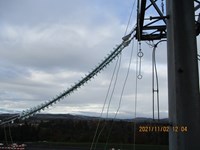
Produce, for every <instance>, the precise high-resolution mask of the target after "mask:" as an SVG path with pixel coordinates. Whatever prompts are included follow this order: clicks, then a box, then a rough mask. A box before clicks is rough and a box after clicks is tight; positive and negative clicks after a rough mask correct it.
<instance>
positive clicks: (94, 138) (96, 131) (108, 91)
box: [90, 55, 121, 150]
mask: <svg viewBox="0 0 200 150" xmlns="http://www.w3.org/2000/svg"><path fill="white" fill-rule="evenodd" d="M120 56H121V55H120ZM118 62H119V57H118V58H117V61H116V64H115V67H114V70H113V73H112V77H111V80H110V83H109V87H108V90H107V93H106V97H105V100H104V104H103V108H102V111H101V114H100V117H99V120H98V124H97V128H96V130H95V134H94V137H93V141H92V144H91V146H90V150H92V148H93V145H94V143H95V140H96V136H97V133H98V129H99V126H100V122H101V118H102V116H103V112H104V109H105V106H106V102H107V99H108V95H109V93H110V89H111V85H112V82H113V78H114V75H115V72H116V68H117V65H118ZM97 141H98V138H97Z"/></svg>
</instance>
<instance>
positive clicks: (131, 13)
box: [91, 0, 136, 149]
mask: <svg viewBox="0 0 200 150" xmlns="http://www.w3.org/2000/svg"><path fill="white" fill-rule="evenodd" d="M135 2H136V0H134V2H133V5H132V8H131V12H130V15H129V19H128V23H127V26H126V30H125V33H124V35H126V33H127V30H128V27H129V25H130V21H131V17H132V15H133V10H134V6H135ZM129 35H130V34H129ZM129 35H127V36H125V37H123V38H127V37H129ZM120 65H121V55H120V61H119V66H118V69H117V74H116V78H115V82H114V86H113V90H112V92H111V96H110V100H109V103H108V107H107V113H106V118H108V113H109V109H110V104H111V101H112V97H113V94H114V91H115V87H116V83H117V79H118V74H119V69H120ZM110 86H111V82H110V85H109V89H108V92H107V95H106V99H107V96H108V94H109V90H110ZM104 107H105V106H103V110H104ZM102 113H103V111H102ZM101 116H102V115H101ZM99 124H100V122H99V123H98V125H97V130H98V128H99ZM105 126H106V120H105V121H104V125H103V127H102V129H101V131H100V132H99V134H98V136H97V140H96V143H95V148H94V149H96V146H97V143H98V140H99V138H100V136H101V134H102V132H103V130H104V129H105ZM97 130H96V131H95V136H96V134H97ZM94 141H95V139H93V142H94ZM92 146H93V143H92ZM92 146H91V149H92Z"/></svg>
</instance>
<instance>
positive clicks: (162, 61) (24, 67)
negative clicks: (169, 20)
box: [0, 0, 167, 117]
mask: <svg viewBox="0 0 200 150" xmlns="http://www.w3.org/2000/svg"><path fill="white" fill-rule="evenodd" d="M130 4H131V1H123V2H122V1H120V0H117V1H114V0H113V1H92V2H91V1H87V0H86V1H81V0H74V1H65V0H60V1H59V2H58V1H56V0H48V1H46V0H44V1H25V0H21V1H18V0H17V1H10V0H4V1H1V4H0V17H1V18H2V22H1V23H0V53H1V55H0V60H1V61H0V77H1V78H0V81H1V83H2V84H1V87H0V89H1V94H0V96H1V97H0V101H1V104H2V106H4V108H3V109H6V110H7V109H9V110H17V111H18V110H20V111H21V110H23V109H26V108H29V107H32V106H35V105H38V104H40V103H42V102H44V101H46V100H49V99H51V98H52V97H54V96H55V95H57V94H59V93H60V92H62V91H63V90H65V89H67V87H70V85H72V84H74V82H77V81H78V80H79V79H81V77H82V76H84V75H85V74H87V73H88V71H90V70H91V69H92V68H94V67H95V65H97V64H98V63H99V62H100V61H101V60H102V59H103V57H104V56H106V55H107V54H108V53H109V51H110V50H112V48H113V47H115V44H118V43H119V42H120V41H121V37H122V36H123V34H124V31H125V27H126V23H127V20H128V15H129V14H128V13H129V12H128V11H127V10H128V9H130ZM132 26H133V25H132ZM142 45H143V51H144V53H145V55H144V58H143V62H142V72H143V76H144V77H143V79H142V80H141V81H139V89H138V110H137V111H138V114H139V116H142V115H144V116H150V115H148V114H150V112H151V91H152V90H151V52H152V50H151V49H149V47H148V46H147V44H145V43H144V44H142ZM136 48H137V46H136V44H135V47H134V59H133V61H132V66H131V71H130V75H129V80H128V82H127V87H126V90H125V92H124V96H123V101H122V105H121V109H120V115H121V116H128V117H130V116H134V112H133V108H134V97H135V95H134V91H135V63H136V62H135V60H136V53H135V52H136ZM160 48H161V50H160ZM130 50H131V49H130V47H129V48H127V49H125V50H124V52H123V57H122V64H121V70H120V75H119V78H118V83H117V85H116V91H115V93H114V96H113V100H112V106H111V109H110V113H111V114H112V113H114V112H115V111H116V110H117V107H118V103H119V97H120V94H121V89H122V85H123V81H124V77H125V75H126V71H127V66H128V61H129V57H130ZM165 51H166V50H165V45H164V44H161V45H160V47H159V49H158V50H157V58H158V59H157V60H158V70H159V77H160V89H161V90H160V91H161V93H162V94H161V101H162V103H161V108H162V109H161V111H162V112H164V114H166V113H165V112H166V111H167V102H166V101H167V96H166V95H167V94H166V93H167V88H166V67H165V65H166V55H165V53H164V55H163V52H165ZM114 65H115V62H114V63H113V64H111V65H110V66H109V67H108V68H107V69H105V71H104V72H102V73H101V74H100V75H98V76H97V77H96V78H95V79H93V80H92V81H91V82H90V83H88V84H87V85H86V86H84V87H83V88H81V89H79V91H77V92H75V93H74V94H73V95H71V96H70V97H67V98H66V99H65V100H64V101H62V102H61V103H59V104H57V105H56V106H53V107H52V108H51V109H49V110H46V111H45V112H51V113H52V112H53V113H56V112H59V113H66V112H68V113H79V114H99V112H101V108H102V105H103V101H104V99H105V96H106V92H107V89H108V85H109V82H110V79H111V75H112V71H113V68H114ZM94 112H96V113H94ZM129 113H130V114H129ZM163 117H166V115H163Z"/></svg>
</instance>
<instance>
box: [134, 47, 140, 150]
mask: <svg viewBox="0 0 200 150" xmlns="http://www.w3.org/2000/svg"><path fill="white" fill-rule="evenodd" d="M138 52H139V46H138V44H137V54H138ZM138 64H139V59H138V57H137V55H136V65H135V70H136V72H135V107H134V112H135V113H134V118H135V122H134V134H133V137H134V139H133V149H134V150H136V132H137V130H136V126H137V125H136V117H137V101H138V68H139V67H138Z"/></svg>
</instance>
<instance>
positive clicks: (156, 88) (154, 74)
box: [152, 40, 166, 120]
mask: <svg viewBox="0 0 200 150" xmlns="http://www.w3.org/2000/svg"><path fill="white" fill-rule="evenodd" d="M164 41H166V40H160V41H159V42H157V43H156V44H154V47H153V51H152V110H153V120H154V119H155V116H154V114H155V108H154V107H155V93H156V98H157V112H158V120H159V119H160V104H159V103H160V102H159V101H160V99H159V97H160V96H159V81H158V71H157V65H156V48H157V46H158V44H159V43H161V42H164ZM155 82H156V86H155Z"/></svg>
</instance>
